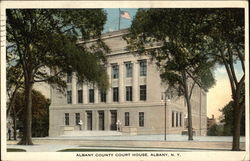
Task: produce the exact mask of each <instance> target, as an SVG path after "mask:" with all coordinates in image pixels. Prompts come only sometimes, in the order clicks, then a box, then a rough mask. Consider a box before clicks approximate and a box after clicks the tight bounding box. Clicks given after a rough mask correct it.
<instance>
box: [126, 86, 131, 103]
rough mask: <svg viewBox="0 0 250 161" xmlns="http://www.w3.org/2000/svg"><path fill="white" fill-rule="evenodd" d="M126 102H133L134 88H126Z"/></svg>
mask: <svg viewBox="0 0 250 161" xmlns="http://www.w3.org/2000/svg"><path fill="white" fill-rule="evenodd" d="M126 101H132V87H131V86H128V87H126Z"/></svg>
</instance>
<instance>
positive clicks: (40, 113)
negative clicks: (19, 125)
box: [14, 90, 50, 137]
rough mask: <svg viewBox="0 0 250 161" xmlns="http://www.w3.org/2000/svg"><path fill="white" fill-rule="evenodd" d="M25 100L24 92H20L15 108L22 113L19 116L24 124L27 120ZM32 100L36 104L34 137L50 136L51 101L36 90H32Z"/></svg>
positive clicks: (34, 109) (33, 119)
mask: <svg viewBox="0 0 250 161" xmlns="http://www.w3.org/2000/svg"><path fill="white" fill-rule="evenodd" d="M24 100H25V98H24V91H21V92H18V93H17V96H16V101H15V104H14V106H15V109H17V110H20V111H21V112H20V113H19V115H17V118H18V120H19V121H20V122H24V120H25V111H24V110H23V109H24V105H25V102H24ZM32 100H33V102H35V103H33V105H32V127H33V130H32V136H33V137H37V136H39V137H41V136H48V130H49V105H50V100H49V99H47V98H45V96H44V95H43V94H42V93H41V92H39V91H36V90H32Z"/></svg>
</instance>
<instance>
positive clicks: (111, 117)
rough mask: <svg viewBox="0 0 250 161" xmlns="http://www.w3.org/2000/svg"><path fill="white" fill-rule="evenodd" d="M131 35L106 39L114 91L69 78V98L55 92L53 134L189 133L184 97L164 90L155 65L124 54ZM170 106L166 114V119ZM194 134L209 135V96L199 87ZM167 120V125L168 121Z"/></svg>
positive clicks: (115, 34)
mask: <svg viewBox="0 0 250 161" xmlns="http://www.w3.org/2000/svg"><path fill="white" fill-rule="evenodd" d="M127 33H128V31H127V30H119V31H114V32H109V33H104V34H103V35H102V39H103V41H104V42H105V43H106V44H107V45H108V46H109V48H110V49H111V51H110V53H109V54H108V55H107V61H108V67H107V73H108V75H109V81H110V82H109V83H110V88H109V89H108V90H106V91H104V90H100V89H97V88H96V87H94V86H93V85H92V84H79V83H77V79H76V77H75V75H74V74H68V76H67V91H66V93H65V94H63V93H60V92H58V91H57V90H56V89H55V88H53V87H51V106H50V126H49V135H50V136H58V135H64V134H66V133H67V132H69V131H74V132H76V131H78V132H79V131H96V132H97V131H103V132H104V133H105V131H106V132H110V131H117V130H118V131H119V132H121V133H122V134H128V135H129V134H131V135H132V134H133V135H136V134H163V133H164V132H165V123H166V132H167V134H182V133H184V132H185V131H187V107H186V103H185V100H184V98H183V97H180V96H178V94H174V93H173V92H171V91H169V92H167V93H166V94H167V95H166V96H167V99H165V91H166V89H167V85H166V84H164V83H163V82H162V81H161V78H160V72H159V71H158V69H157V66H156V64H155V63H154V62H153V61H151V60H150V59H149V57H147V56H135V55H134V54H132V53H130V52H129V51H128V50H126V46H127V44H126V41H125V40H123V38H122V37H123V36H124V35H125V34H127ZM165 102H166V115H165ZM191 103H192V119H193V130H194V132H195V135H206V126H207V107H206V106H207V105H206V93H205V91H203V90H202V89H200V88H199V87H197V86H196V87H195V88H194V91H193V94H192V98H191ZM165 120H166V122H165Z"/></svg>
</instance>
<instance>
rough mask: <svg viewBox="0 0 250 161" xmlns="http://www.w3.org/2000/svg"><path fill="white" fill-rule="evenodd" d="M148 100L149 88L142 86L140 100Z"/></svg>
mask: <svg viewBox="0 0 250 161" xmlns="http://www.w3.org/2000/svg"><path fill="white" fill-rule="evenodd" d="M146 99H147V86H146V85H141V86H140V100H141V101H146Z"/></svg>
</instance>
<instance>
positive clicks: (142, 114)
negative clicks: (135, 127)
mask: <svg viewBox="0 0 250 161" xmlns="http://www.w3.org/2000/svg"><path fill="white" fill-rule="evenodd" d="M139 126H141V127H143V126H144V112H139Z"/></svg>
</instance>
